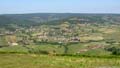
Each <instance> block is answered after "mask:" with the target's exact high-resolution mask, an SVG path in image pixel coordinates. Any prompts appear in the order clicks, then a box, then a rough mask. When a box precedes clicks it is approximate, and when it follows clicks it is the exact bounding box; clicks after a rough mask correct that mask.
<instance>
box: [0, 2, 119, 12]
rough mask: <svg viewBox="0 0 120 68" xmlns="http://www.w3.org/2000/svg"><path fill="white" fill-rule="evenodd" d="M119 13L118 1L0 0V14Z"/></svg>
mask: <svg viewBox="0 0 120 68" xmlns="http://www.w3.org/2000/svg"><path fill="white" fill-rule="evenodd" d="M14 13H15V14H16V13H120V0H0V14H14Z"/></svg>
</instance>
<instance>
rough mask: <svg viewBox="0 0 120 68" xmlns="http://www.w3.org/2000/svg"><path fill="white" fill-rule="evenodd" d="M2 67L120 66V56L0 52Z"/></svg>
mask: <svg viewBox="0 0 120 68" xmlns="http://www.w3.org/2000/svg"><path fill="white" fill-rule="evenodd" d="M0 68H120V58H97V57H94V58H93V57H70V56H51V55H36V54H0Z"/></svg>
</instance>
